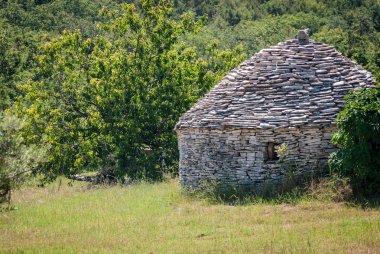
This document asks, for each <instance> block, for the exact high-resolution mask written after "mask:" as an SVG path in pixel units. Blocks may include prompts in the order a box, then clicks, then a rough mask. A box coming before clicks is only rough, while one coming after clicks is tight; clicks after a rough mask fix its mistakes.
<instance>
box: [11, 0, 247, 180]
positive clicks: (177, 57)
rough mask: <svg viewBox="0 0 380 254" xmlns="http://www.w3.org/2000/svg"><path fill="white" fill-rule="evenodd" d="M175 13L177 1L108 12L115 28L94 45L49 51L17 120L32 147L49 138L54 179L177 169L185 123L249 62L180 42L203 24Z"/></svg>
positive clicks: (70, 36) (67, 43) (66, 40)
mask: <svg viewBox="0 0 380 254" xmlns="http://www.w3.org/2000/svg"><path fill="white" fill-rule="evenodd" d="M171 11H172V8H171V3H170V2H167V1H158V2H157V1H154V0H144V1H142V2H141V7H140V8H137V7H136V6H135V5H134V4H124V5H122V9H121V11H109V10H106V9H104V10H103V12H102V14H103V15H105V16H107V17H109V19H110V21H109V22H108V23H106V24H102V25H101V26H100V31H99V34H98V35H97V36H96V37H94V38H88V39H86V38H84V37H83V36H82V34H81V32H80V31H76V32H74V33H69V32H66V33H64V35H63V36H61V37H59V38H57V39H53V40H52V41H51V42H49V43H47V44H45V45H44V46H43V47H42V54H41V55H39V57H38V61H39V69H38V70H37V74H36V76H35V77H34V79H33V80H30V81H29V82H27V83H26V84H24V85H23V86H21V89H22V91H23V92H24V93H25V97H24V98H23V100H22V101H20V102H19V103H18V112H19V114H20V115H22V116H25V117H26V119H27V125H26V129H25V131H24V135H25V137H26V138H27V139H28V142H31V143H33V142H38V140H39V139H40V137H41V136H42V135H45V136H46V137H47V142H48V145H49V147H51V149H50V150H49V161H48V163H47V164H46V165H45V167H46V168H47V169H48V170H49V171H51V172H55V173H63V174H69V175H70V174H74V173H77V172H81V171H84V170H93V171H100V172H104V173H107V174H111V175H114V176H116V178H118V179H120V180H123V179H124V175H125V174H127V175H128V176H129V177H131V178H150V179H160V178H161V177H162V175H163V173H164V172H165V171H175V170H176V168H175V169H174V167H173V166H174V165H175V161H176V160H177V156H178V150H177V141H176V136H175V133H174V131H173V128H174V125H175V123H176V122H177V120H178V118H179V116H180V115H181V114H182V113H183V112H184V111H186V110H187V109H189V108H190V106H191V105H192V104H193V103H194V102H195V101H196V100H197V99H198V98H199V96H201V95H203V94H204V93H205V92H207V91H208V90H209V89H210V88H211V87H212V86H213V85H214V84H215V81H216V80H218V79H219V78H220V77H221V76H222V75H223V74H224V73H225V72H227V71H228V70H229V69H230V68H232V67H233V66H235V65H236V64H237V62H239V61H241V60H242V58H241V54H240V53H241V52H240V51H239V50H238V49H237V50H235V51H220V50H216V48H215V46H211V47H210V48H209V49H208V52H209V53H208V55H207V59H203V58H201V57H199V56H198V54H197V51H196V49H195V48H188V47H186V46H185V45H184V44H183V43H182V42H181V38H182V35H184V34H186V33H189V32H196V31H197V30H199V28H200V27H201V25H202V20H199V21H196V20H194V18H193V16H192V15H190V14H185V15H183V16H182V17H181V18H180V20H178V21H177V20H174V19H172V18H170V15H171Z"/></svg>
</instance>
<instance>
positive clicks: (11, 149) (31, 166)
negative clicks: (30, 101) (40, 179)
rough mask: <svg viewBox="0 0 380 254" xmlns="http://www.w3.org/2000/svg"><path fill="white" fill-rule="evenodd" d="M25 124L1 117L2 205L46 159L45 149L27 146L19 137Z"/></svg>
mask: <svg viewBox="0 0 380 254" xmlns="http://www.w3.org/2000/svg"><path fill="white" fill-rule="evenodd" d="M24 124H25V122H24V121H22V120H21V119H19V118H17V117H15V116H13V115H0V203H2V202H4V201H8V202H9V200H10V195H11V190H12V189H14V188H15V187H17V186H18V185H20V184H22V182H23V180H24V179H25V178H26V177H27V176H28V175H30V174H31V173H37V168H38V166H39V165H40V164H41V163H43V162H44V159H45V153H46V149H45V148H42V147H41V146H38V145H34V144H33V145H26V143H25V140H24V139H23V138H22V137H21V136H20V135H19V132H20V130H21V129H22V128H23V127H24Z"/></svg>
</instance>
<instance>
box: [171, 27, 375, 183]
mask: <svg viewBox="0 0 380 254" xmlns="http://www.w3.org/2000/svg"><path fill="white" fill-rule="evenodd" d="M374 81H375V80H374V78H373V77H372V76H371V74H370V73H369V72H367V71H366V70H364V69H363V68H362V67H361V66H360V65H359V64H357V63H355V62H353V61H351V60H349V59H347V58H345V57H344V56H343V55H342V54H341V53H339V52H338V51H337V50H336V49H335V48H334V47H333V46H330V45H326V44H323V43H318V42H314V41H312V40H309V38H308V31H307V30H301V31H299V32H298V34H297V37H296V39H293V40H288V41H285V42H281V43H279V44H278V45H276V46H272V47H270V48H268V49H263V50H261V51H260V52H258V53H257V54H255V55H254V56H253V57H252V58H250V59H248V60H246V61H245V62H243V63H242V64H240V66H238V67H237V68H235V69H233V70H232V71H231V72H230V73H229V74H228V75H227V76H225V77H224V78H223V79H222V80H221V81H220V82H219V83H218V84H217V85H216V86H215V87H214V88H213V89H212V90H211V91H210V92H209V93H208V94H207V95H205V96H204V97H203V98H201V99H200V100H199V101H198V103H196V104H195V105H194V106H193V107H192V108H191V109H190V110H189V111H188V112H186V113H185V114H184V115H183V116H182V117H181V118H180V120H179V122H178V123H177V125H176V127H175V130H176V132H177V135H178V146H179V152H180V160H179V176H180V183H181V184H182V185H183V186H185V187H197V186H198V185H199V184H200V182H201V181H202V180H216V181H219V182H221V183H223V184H228V185H233V186H239V187H248V188H250V189H257V188H258V187H260V186H263V185H264V184H267V183H278V182H281V180H283V179H284V178H285V177H286V176H287V175H289V174H290V172H289V171H290V170H292V172H291V173H292V174H294V175H297V176H308V175H310V174H312V172H314V171H315V170H324V169H326V168H327V159H328V155H329V154H330V153H331V152H333V151H334V150H335V149H336V148H335V147H334V146H333V145H332V144H331V142H330V138H331V136H332V134H333V132H334V131H335V130H336V122H335V119H336V117H337V114H338V113H339V111H341V110H342V109H343V108H344V99H343V96H344V95H345V94H346V93H347V92H348V90H350V89H356V88H361V87H368V86H372V85H373V84H374ZM279 145H282V146H281V147H282V148H283V149H282V151H281V154H277V153H278V152H279V151H278V149H276V148H277V147H278V146H279ZM284 148H286V149H284ZM279 157H281V158H282V159H281V158H280V159H279ZM284 161H287V162H292V163H293V165H294V167H291V169H289V167H285V166H284Z"/></svg>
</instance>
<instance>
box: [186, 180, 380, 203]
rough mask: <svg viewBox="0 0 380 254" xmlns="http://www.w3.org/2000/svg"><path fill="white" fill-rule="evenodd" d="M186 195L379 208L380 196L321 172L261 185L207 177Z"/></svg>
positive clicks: (235, 200) (216, 200)
mask: <svg viewBox="0 0 380 254" xmlns="http://www.w3.org/2000/svg"><path fill="white" fill-rule="evenodd" d="M183 193H184V194H185V195H187V196H190V197H192V198H197V199H204V200H206V201H208V202H210V203H212V204H226V205H251V204H292V205H296V204H298V203H300V202H302V201H312V200H318V201H325V202H326V201H327V202H337V203H345V204H347V205H349V206H353V207H360V208H362V209H369V208H372V209H377V208H380V197H377V196H376V197H365V196H358V195H354V193H353V191H352V188H351V186H350V184H349V180H348V179H347V178H339V177H337V176H335V175H332V176H318V177H314V178H298V179H294V178H292V179H286V180H285V181H284V182H282V183H277V184H265V185H262V186H260V188H247V187H246V188H242V187H237V186H233V185H226V184H222V183H220V182H216V181H212V180H205V181H203V182H201V183H200V184H199V186H198V187H197V188H187V189H184V190H183Z"/></svg>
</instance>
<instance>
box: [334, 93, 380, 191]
mask: <svg viewBox="0 0 380 254" xmlns="http://www.w3.org/2000/svg"><path fill="white" fill-rule="evenodd" d="M337 120H338V132H336V133H335V134H334V136H333V139H332V141H333V143H334V144H335V145H337V146H339V147H340V148H341V149H340V150H339V151H337V152H335V153H334V154H332V156H331V158H330V166H331V168H332V170H333V171H334V172H337V173H339V174H341V175H343V176H346V177H349V178H350V179H351V182H352V184H353V187H354V191H355V192H357V193H358V194H380V192H379V190H380V90H379V88H374V89H366V90H359V91H355V92H352V93H350V94H349V96H348V97H347V104H346V106H345V109H344V110H343V111H342V112H340V113H339V115H338V119H337Z"/></svg>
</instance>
